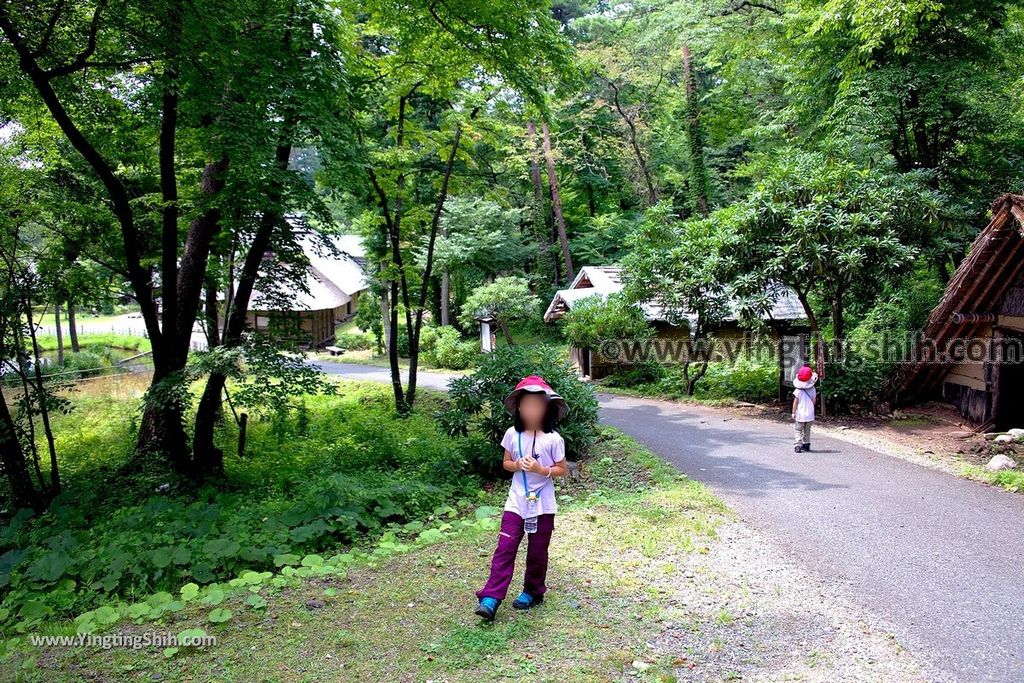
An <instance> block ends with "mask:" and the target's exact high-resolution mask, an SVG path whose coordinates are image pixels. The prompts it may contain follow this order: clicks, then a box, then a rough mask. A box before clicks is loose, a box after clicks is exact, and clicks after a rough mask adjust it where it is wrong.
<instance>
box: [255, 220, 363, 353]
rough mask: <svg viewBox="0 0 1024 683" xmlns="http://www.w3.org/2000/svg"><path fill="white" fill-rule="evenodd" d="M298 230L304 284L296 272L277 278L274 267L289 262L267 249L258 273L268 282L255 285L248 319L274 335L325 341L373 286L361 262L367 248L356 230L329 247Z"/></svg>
mask: <svg viewBox="0 0 1024 683" xmlns="http://www.w3.org/2000/svg"><path fill="white" fill-rule="evenodd" d="M289 222H292V221H289ZM293 227H294V223H293ZM296 230H297V232H299V233H300V234H299V235H298V236H297V241H298V244H299V246H300V247H301V248H302V251H303V253H304V254H305V256H306V258H307V259H308V260H309V265H308V266H307V267H306V268H305V271H304V272H302V273H300V278H299V279H300V280H301V284H300V282H299V281H297V280H296V279H295V278H292V277H280V278H277V279H274V278H273V277H272V273H273V272H274V271H275V270H276V269H278V268H281V269H284V268H286V266H284V265H283V264H281V263H280V262H279V261H277V259H276V257H275V255H274V254H273V253H272V252H268V253H267V254H266V255H265V256H264V259H263V265H262V266H261V272H260V278H259V280H260V281H261V282H263V283H266V284H267V285H268V288H267V289H266V291H264V289H263V288H257V289H255V290H254V291H253V294H252V300H251V303H250V305H249V314H248V324H249V326H250V327H251V328H252V329H255V330H257V331H259V332H263V333H264V334H269V335H272V336H274V337H275V338H279V339H289V340H294V341H297V342H298V343H300V344H301V345H303V346H310V347H320V346H325V345H327V344H330V343H332V342H333V341H334V339H335V327H336V326H337V325H338V323H340V322H343V321H345V320H348V319H349V318H351V317H352V316H353V315H354V314H355V312H356V307H357V305H358V302H359V295H360V293H362V292H363V291H365V290H366V289H368V288H369V285H368V283H367V278H366V273H365V271H364V270H363V265H362V264H363V263H364V262H365V252H364V251H363V248H362V244H361V242H360V240H359V238H358V237H355V236H350V235H337V236H332V237H329V238H327V242H328V244H327V245H326V248H325V246H324V245H322V243H321V240H320V239H317V238H314V237H313V236H312V235H311V234H309V233H306V232H302V230H301V228H296ZM270 285H272V286H270Z"/></svg>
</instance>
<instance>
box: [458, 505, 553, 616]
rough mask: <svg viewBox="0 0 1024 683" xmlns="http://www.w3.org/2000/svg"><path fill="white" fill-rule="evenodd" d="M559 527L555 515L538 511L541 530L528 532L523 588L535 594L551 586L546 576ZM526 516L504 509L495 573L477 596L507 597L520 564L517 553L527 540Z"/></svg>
mask: <svg viewBox="0 0 1024 683" xmlns="http://www.w3.org/2000/svg"><path fill="white" fill-rule="evenodd" d="M554 528H555V515H554V513H549V514H546V515H538V517H537V530H536V531H535V532H533V533H532V534H526V536H527V538H528V540H527V545H526V576H525V578H524V580H523V590H524V591H526V592H527V593H529V594H530V595H533V596H538V595H544V591H546V590H547V586H545V585H544V577H546V576H547V573H548V543H549V542H550V541H551V532H552V531H553V530H554ZM523 535H524V532H523V518H522V517H520V516H519V515H517V514H516V513H514V512H510V511H508V510H505V511H504V514H502V516H501V530H500V531H498V547H497V548H495V550H494V557H493V558H491V575H490V576H489V577H487V585H485V586H484V587H483V588H481V589H480V590H478V591H477V592H476V597H477V598H497V599H498V600H504V599H505V596H506V595H508V585H509V584H510V583H512V572H513V571H514V570H515V568H516V553H517V552H518V551H519V543H520V541H522V540H523Z"/></svg>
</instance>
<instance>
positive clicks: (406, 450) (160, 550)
mask: <svg viewBox="0 0 1024 683" xmlns="http://www.w3.org/2000/svg"><path fill="white" fill-rule="evenodd" d="M346 386H348V385H346ZM106 403H107V404H108V405H109V404H110V403H111V402H110V401H109V400H108V401H106ZM304 403H305V405H306V406H307V407H306V409H305V415H306V416H305V417H303V411H278V412H272V413H269V414H268V415H267V416H266V417H264V418H258V417H257V418H256V419H252V420H251V421H250V423H249V437H248V447H247V450H246V457H245V458H244V459H238V458H232V457H230V456H229V457H228V458H227V462H226V468H227V470H228V471H227V475H226V480H225V481H224V482H221V483H220V484H219V485H209V486H206V487H204V488H202V489H200V490H198V491H190V490H189V489H187V488H179V485H178V484H177V483H175V482H174V481H171V482H168V484H170V486H169V488H168V487H162V488H161V491H162V490H163V488H168V490H166V491H164V492H158V493H154V492H153V489H152V488H149V489H148V490H141V491H134V490H131V489H129V490H124V491H122V493H121V496H122V497H114V498H107V499H103V498H96V497H91V496H83V495H72V494H65V495H63V496H61V497H58V498H57V499H56V500H55V501H54V502H53V504H52V505H51V507H50V510H49V511H48V512H47V514H46V515H45V516H42V517H33V516H32V515H31V514H29V513H28V512H24V513H21V514H19V515H16V516H14V517H13V518H12V519H11V520H10V521H9V522H8V523H7V525H6V526H4V527H2V528H0V613H4V614H6V615H7V616H6V617H5V618H4V619H3V620H0V626H5V627H15V628H16V630H19V631H23V630H25V629H27V628H30V627H31V626H32V625H34V624H36V623H38V622H39V621H40V620H41V619H44V618H48V617H49V616H64V615H69V614H73V613H75V612H77V611H81V610H83V609H89V608H92V607H94V606H96V605H98V604H100V603H103V602H105V601H109V600H115V599H121V600H129V601H131V600H136V601H137V600H138V599H139V596H140V595H145V594H148V593H151V592H153V591H165V592H167V593H172V594H175V595H179V594H180V597H181V601H183V602H188V601H189V600H192V599H195V597H196V595H197V591H196V588H195V586H199V585H202V584H207V583H210V582H213V581H219V580H227V579H231V578H233V577H235V576H237V575H238V574H239V573H240V572H243V571H245V570H256V571H257V572H258V571H260V570H263V569H272V568H274V567H275V566H280V565H281V564H283V562H282V561H281V560H282V558H285V559H286V557H287V555H288V554H289V553H292V554H294V556H296V557H299V558H301V557H306V561H307V563H308V562H312V561H313V560H312V559H310V558H312V557H313V556H314V555H315V554H316V553H325V554H330V553H331V552H333V550H334V549H336V548H337V547H338V546H339V545H345V544H353V543H360V542H364V541H365V539H367V538H374V537H377V536H379V535H381V534H382V533H386V532H387V530H388V529H390V528H392V527H393V526H395V525H399V526H400V525H403V524H406V523H408V522H410V521H411V520H417V519H421V518H424V517H426V516H428V515H430V514H432V513H433V511H434V510H435V509H437V508H438V506H441V505H443V504H448V503H452V502H454V501H456V500H458V499H462V498H464V497H466V496H468V495H470V494H471V493H472V492H474V491H475V490H476V488H477V486H478V485H479V480H478V479H477V478H476V477H474V476H473V475H472V474H471V473H469V474H467V472H466V471H465V468H464V467H459V466H458V465H457V464H456V465H453V460H452V454H453V453H457V452H459V449H460V447H461V441H460V440H459V439H455V438H451V437H449V436H446V435H444V434H442V433H440V432H439V431H438V428H437V426H436V424H435V422H434V420H433V419H432V418H431V417H430V416H429V415H427V414H423V413H414V414H413V415H411V416H409V417H407V418H405V419H401V420H400V419H397V418H396V417H395V415H394V412H393V409H392V408H391V405H390V401H389V396H388V387H387V386H384V385H372V386H360V385H351V387H350V390H349V391H347V392H346V395H344V396H312V397H306V398H305V400H304ZM114 408H115V409H117V410H118V411H121V410H122V409H123V410H124V411H125V412H130V409H128V408H127V407H124V408H122V407H121V406H118V405H117V404H116V403H115V405H114ZM107 415H108V418H109V417H111V416H112V415H111V413H110V412H108V414H107ZM97 417H100V416H97ZM96 428H97V429H106V430H107V431H108V432H110V437H111V441H112V442H114V443H116V444H117V446H118V447H119V448H120V450H121V452H120V453H119V454H118V459H119V460H120V459H125V458H126V457H127V449H128V448H129V447H130V443H131V440H130V439H127V438H125V437H126V434H125V429H126V424H125V423H124V422H122V421H120V420H111V419H107V420H106V421H105V422H103V423H102V425H99V426H97V427H96ZM223 436H224V437H225V440H226V441H227V443H225V444H223V445H224V447H225V450H226V451H230V450H231V446H230V444H231V442H233V440H234V434H231V433H228V434H224V435H223ZM90 443H91V442H90V441H88V440H80V441H70V442H69V441H65V442H63V443H62V444H61V447H62V452H63V453H67V454H68V456H67V457H69V458H70V459H72V460H73V461H78V460H81V461H86V460H89V461H90V462H91V463H92V466H93V467H94V468H97V469H96V471H95V472H94V473H93V474H94V476H96V477H97V490H100V489H102V486H101V485H100V481H102V479H103V478H104V477H105V476H106V475H105V474H104V471H103V469H102V465H103V464H104V463H102V462H99V463H97V462H95V461H93V460H92V459H93V458H95V457H99V455H100V453H102V451H100V452H92V451H90V452H85V453H74V452H73V449H74V448H81V449H88V448H90ZM456 462H457V461H456ZM67 476H68V477H69V478H72V480H73V481H74V483H76V484H78V486H77V487H75V488H76V490H79V489H81V487H82V486H83V484H85V480H84V479H83V478H82V477H84V476H88V473H83V472H82V471H80V470H78V469H69V470H68V471H67ZM187 584H192V586H190V585H187ZM182 586H184V587H182ZM210 604H211V606H214V605H216V602H215V601H214V602H211V603H210ZM161 609H168V608H167V606H166V605H164V606H163V607H162V608H161ZM2 610H6V612H2ZM135 611H136V612H137V613H138V614H139V616H142V612H143V611H144V610H142V608H141V607H138V608H135ZM146 613H147V614H148V613H149V612H146ZM103 614H106V613H105V612H104V613H103ZM102 618H103V615H95V619H96V620H97V621H102Z"/></svg>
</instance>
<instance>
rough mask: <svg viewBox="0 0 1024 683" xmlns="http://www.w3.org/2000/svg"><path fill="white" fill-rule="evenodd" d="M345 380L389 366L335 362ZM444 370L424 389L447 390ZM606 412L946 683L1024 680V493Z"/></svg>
mask: <svg viewBox="0 0 1024 683" xmlns="http://www.w3.org/2000/svg"><path fill="white" fill-rule="evenodd" d="M324 365H330V366H331V368H330V369H328V368H326V367H325V370H328V371H332V372H334V373H335V374H340V375H343V376H346V377H352V378H361V379H378V380H379V379H383V380H385V381H390V379H389V375H388V372H387V370H382V369H380V368H369V367H366V366H356V365H350V364H341V363H339V364H324ZM446 380H447V377H446V376H445V375H443V374H441V373H420V379H419V383H420V384H421V385H422V386H433V387H437V388H444V385H445V382H446ZM599 398H600V401H601V412H600V415H601V420H602V421H604V422H605V423H607V424H611V425H614V426H616V427H618V428H620V429H622V430H623V431H625V432H626V433H628V434H630V435H631V436H633V437H634V438H636V439H637V440H638V441H640V442H641V443H643V444H644V445H645V446H647V447H648V448H650V449H651V450H653V451H655V452H657V453H658V454H660V455H661V456H662V457H664V458H665V459H666V460H667V461H669V462H670V463H672V464H673V465H675V466H676V467H677V468H679V469H680V470H681V471H682V472H684V473H686V474H687V475H689V476H691V477H692V478H694V479H697V480H699V481H701V482H704V483H705V484H707V485H708V486H709V487H710V488H711V489H712V490H713V491H714V492H715V493H716V494H718V495H719V496H720V497H722V498H723V499H724V500H726V502H728V503H729V505H730V506H731V507H732V509H733V510H735V511H736V512H737V513H738V514H739V515H740V516H741V517H742V518H743V519H744V520H746V521H747V522H749V523H751V524H752V525H754V526H756V527H758V528H760V529H761V530H763V531H764V532H766V533H767V534H768V535H769V536H770V537H772V538H774V539H775V540H776V541H777V542H778V543H779V544H780V545H781V546H782V547H783V548H785V549H786V550H788V551H789V552H791V554H792V557H793V559H794V560H795V561H797V562H798V563H800V564H802V565H804V566H806V567H809V568H811V569H812V570H814V571H816V572H817V573H818V574H819V575H821V576H822V577H824V578H826V579H830V580H836V581H841V582H844V583H845V584H846V585H847V587H848V589H849V593H850V595H851V596H852V597H853V599H854V600H855V601H856V602H859V603H860V604H861V605H862V606H863V607H865V608H866V609H868V610H870V611H871V612H873V613H875V614H876V615H878V616H879V617H880V618H881V619H883V620H884V621H885V622H888V627H889V628H890V629H891V630H892V632H893V633H894V635H895V636H896V637H897V639H898V640H899V641H900V643H901V644H903V645H904V646H905V647H907V648H908V649H909V650H910V651H911V652H912V653H913V654H914V655H915V656H916V657H917V658H918V659H919V660H920V661H921V662H922V663H923V664H924V665H925V666H927V667H929V668H930V671H928V672H927V673H928V674H929V675H931V676H933V677H934V678H935V680H952V681H964V682H965V683H974V682H975V681H978V682H980V681H1000V682H1002V681H1006V682H1010V681H1013V682H1014V683H1017V682H1019V681H1024V495H1020V494H1012V493H1008V492H1005V491H1002V490H999V489H996V488H993V487H989V486H985V485H983V484H979V483H976V482H971V481H967V480H964V479H959V478H957V477H954V476H951V475H948V474H944V473H942V472H938V471H936V470H931V469H928V468H925V467H921V466H918V465H914V464H911V463H908V462H906V461H904V460H900V459H898V458H896V457H891V456H887V455H882V454H880V453H878V452H876V451H873V450H869V449H866V448H862V447H859V446H855V445H852V444H850V443H848V442H846V441H840V440H837V439H831V438H824V437H821V436H820V435H813V436H812V445H813V448H814V452H812V453H803V454H796V453H793V448H792V444H791V441H790V439H791V434H792V432H791V427H790V426H789V425H788V424H780V423H774V422H771V421H766V420H757V419H742V418H736V417H729V416H728V415H726V414H723V412H722V411H716V410H714V409H710V408H704V407H696V406H690V405H681V404H675V403H669V402H663V401H654V400H646V399H636V398H627V397H622V396H612V395H608V394H600V395H599Z"/></svg>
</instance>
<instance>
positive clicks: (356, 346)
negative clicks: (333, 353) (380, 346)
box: [334, 332, 374, 351]
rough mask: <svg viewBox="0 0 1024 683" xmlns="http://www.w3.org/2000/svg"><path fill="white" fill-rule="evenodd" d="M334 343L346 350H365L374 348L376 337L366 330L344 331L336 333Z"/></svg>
mask: <svg viewBox="0 0 1024 683" xmlns="http://www.w3.org/2000/svg"><path fill="white" fill-rule="evenodd" d="M334 345H335V346H337V347H338V348H342V349H345V350H346V351H364V350H366V349H370V348H373V345H374V339H373V336H372V335H370V334H367V333H365V332H364V333H358V332H342V333H340V334H337V335H335V338H334Z"/></svg>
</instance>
